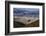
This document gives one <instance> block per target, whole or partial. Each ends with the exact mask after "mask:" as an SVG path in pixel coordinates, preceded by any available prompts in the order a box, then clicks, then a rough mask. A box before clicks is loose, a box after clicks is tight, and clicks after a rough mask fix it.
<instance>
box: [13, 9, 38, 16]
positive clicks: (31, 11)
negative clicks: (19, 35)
mask: <svg viewBox="0 0 46 36" xmlns="http://www.w3.org/2000/svg"><path fill="white" fill-rule="evenodd" d="M13 12H14V16H33V15H35V16H38V15H39V9H38V8H13Z"/></svg>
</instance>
